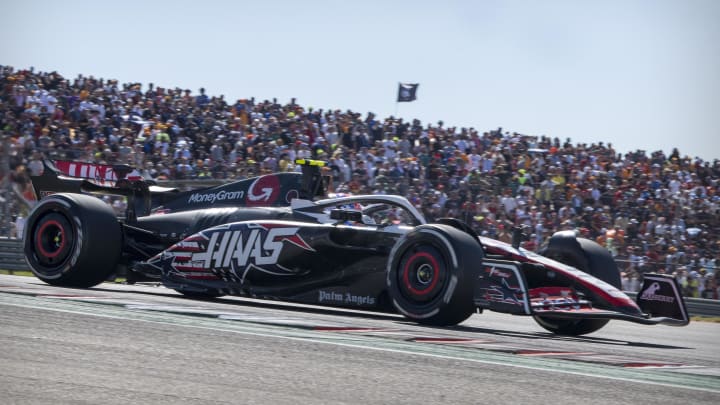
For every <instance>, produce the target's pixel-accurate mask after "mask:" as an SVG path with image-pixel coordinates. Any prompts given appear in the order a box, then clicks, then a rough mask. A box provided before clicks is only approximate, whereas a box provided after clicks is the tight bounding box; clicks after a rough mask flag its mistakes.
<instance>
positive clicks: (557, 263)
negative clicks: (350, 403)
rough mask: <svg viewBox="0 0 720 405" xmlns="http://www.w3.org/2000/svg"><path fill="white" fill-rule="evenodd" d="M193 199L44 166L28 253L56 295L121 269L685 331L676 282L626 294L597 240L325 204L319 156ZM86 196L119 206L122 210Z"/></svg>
mask: <svg viewBox="0 0 720 405" xmlns="http://www.w3.org/2000/svg"><path fill="white" fill-rule="evenodd" d="M296 163H297V164H298V166H299V167H301V169H302V172H298V173H278V174H270V175H264V176H260V177H256V178H251V179H246V180H240V181H236V182H231V183H227V184H223V185H220V186H216V187H208V188H203V189H196V190H190V191H181V190H178V189H172V188H163V187H158V186H156V185H154V184H152V182H149V181H146V180H143V179H142V178H141V177H139V176H136V175H134V172H133V171H132V169H131V168H129V167H128V166H103V165H93V164H84V163H73V162H55V163H52V162H45V170H44V172H43V174H42V175H41V176H36V177H33V178H32V180H33V187H34V189H35V192H36V193H37V195H38V196H39V197H41V199H40V201H39V203H38V204H37V205H36V206H35V207H34V209H33V210H32V212H31V214H30V215H29V217H28V219H27V222H26V227H25V231H24V232H25V233H24V253H25V257H26V260H27V262H28V264H29V266H30V268H31V269H32V272H33V273H34V274H35V275H36V276H37V277H38V278H40V279H41V280H43V281H45V282H47V283H49V284H52V285H57V286H65V287H83V288H88V287H92V286H94V285H97V284H99V283H101V282H102V281H104V280H106V279H108V278H109V277H111V276H113V275H114V274H121V272H124V273H125V274H126V275H127V278H128V280H131V279H135V280H147V279H153V280H159V281H160V282H162V284H164V285H165V286H167V287H169V288H172V289H175V290H177V291H179V292H180V293H182V294H184V295H187V296H190V297H202V298H208V297H219V296H222V295H226V294H230V295H240V296H249V297H257V298H265V299H276V300H285V301H294V302H301V303H310V304H321V305H332V306H343V307H356V308H366V309H371V308H374V309H378V310H385V311H397V312H399V313H401V314H402V315H404V316H405V317H407V318H409V319H411V320H413V321H416V322H418V323H422V324H428V325H437V326H447V325H456V324H458V323H460V322H463V321H464V320H466V319H467V318H468V317H469V316H470V315H472V314H473V313H475V312H482V311H483V310H493V311H498V312H505V313H509V314H514V315H527V316H532V317H533V318H534V319H535V320H536V321H537V323H538V324H539V325H540V326H542V327H543V328H545V329H547V330H549V331H551V332H553V333H556V334H564V335H583V334H587V333H592V332H594V331H597V330H598V329H600V328H602V327H603V326H604V325H606V324H607V323H608V321H609V320H611V319H620V320H626V321H632V322H637V323H641V324H666V325H675V326H682V325H687V324H688V315H687V310H686V308H685V303H684V301H683V298H682V296H681V294H680V289H679V288H678V284H677V282H676V281H675V279H674V278H672V277H669V276H666V275H662V274H646V275H645V277H644V284H643V286H642V289H641V291H640V292H639V293H638V295H637V298H636V300H633V299H631V298H630V297H628V296H627V295H626V294H625V293H623V292H622V291H621V290H620V272H619V270H618V267H617V265H616V264H615V262H614V261H613V259H612V257H611V255H610V254H609V253H608V251H607V250H606V249H605V248H603V247H602V246H600V245H598V244H596V243H595V242H593V241H590V240H588V239H583V238H579V237H577V236H576V233H575V232H573V231H562V232H558V233H556V234H554V235H553V236H552V237H551V238H550V239H549V241H548V242H547V243H546V244H545V245H544V246H543V247H542V248H541V249H540V251H539V253H533V252H530V251H528V250H525V249H523V248H521V247H520V244H521V240H522V232H521V231H519V230H516V231H515V234H514V237H513V242H512V243H511V244H508V243H504V242H500V241H497V240H494V239H491V238H486V237H483V236H479V235H478V234H477V233H476V232H475V231H474V230H473V229H472V228H471V227H469V226H468V225H467V224H465V223H463V222H461V221H458V220H457V219H452V218H446V219H441V220H439V221H437V222H434V223H428V222H427V221H426V220H425V218H424V217H423V215H422V214H421V213H420V212H419V211H418V210H417V209H416V207H415V206H413V205H412V204H411V203H410V202H409V201H408V200H407V199H405V198H404V197H401V196H397V195H353V196H335V197H333V198H327V196H326V195H325V185H326V184H325V182H326V179H325V178H324V177H323V175H322V171H321V166H322V165H323V162H319V161H311V160H299V161H297V162H296ZM91 194H112V195H123V196H125V197H127V202H128V206H127V210H126V212H125V215H124V216H121V218H118V215H117V214H116V212H115V211H114V210H113V209H112V208H111V207H110V206H109V205H108V204H107V203H105V202H103V201H102V200H101V199H99V198H97V197H95V196H94V195H91Z"/></svg>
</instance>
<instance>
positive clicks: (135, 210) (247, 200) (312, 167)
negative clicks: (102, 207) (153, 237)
mask: <svg viewBox="0 0 720 405" xmlns="http://www.w3.org/2000/svg"><path fill="white" fill-rule="evenodd" d="M295 163H296V165H298V166H299V167H300V168H301V173H295V172H284V173H276V174H268V175H264V176H259V177H254V178H250V179H243V180H238V181H233V182H228V183H225V184H222V185H219V186H214V187H203V188H198V189H195V190H190V191H183V192H181V191H180V190H178V189H177V188H167V187H159V186H157V185H156V184H155V181H153V180H145V179H143V178H142V176H141V175H140V173H139V172H138V171H137V170H135V169H134V168H132V167H130V166H126V165H100V164H93V163H83V162H69V161H56V162H51V161H49V160H44V161H43V165H44V170H43V172H42V174H41V175H39V176H30V178H31V180H32V185H33V189H34V191H35V195H36V196H37V197H38V199H42V198H44V197H46V196H48V195H51V194H55V193H78V194H106V195H121V196H125V197H127V198H128V205H127V206H128V211H127V212H126V220H127V221H128V222H133V221H135V219H136V218H137V217H138V216H145V215H149V214H150V213H151V212H155V210H158V212H177V211H186V210H193V209H202V208H215V207H222V206H233V207H235V206H289V205H290V201H291V200H292V199H293V198H302V199H308V200H312V199H313V198H315V197H324V196H325V190H326V187H325V184H326V180H325V178H324V176H323V174H322V171H321V169H322V168H323V167H325V162H322V161H318V160H309V159H298V160H297V161H296V162H295Z"/></svg>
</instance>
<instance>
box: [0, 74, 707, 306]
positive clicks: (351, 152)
mask: <svg viewBox="0 0 720 405" xmlns="http://www.w3.org/2000/svg"><path fill="white" fill-rule="evenodd" d="M0 91H1V93H0V129H1V130H2V132H3V134H4V135H5V136H6V138H7V139H8V140H9V143H8V145H9V146H8V148H9V156H10V169H11V173H10V174H9V176H11V177H10V178H11V179H12V180H13V182H14V183H15V185H16V187H17V188H18V189H19V190H20V192H25V193H26V194H31V191H30V190H31V188H30V187H29V180H28V176H27V174H28V173H31V172H37V171H39V170H42V164H41V159H42V158H43V156H45V157H49V158H52V159H68V160H78V161H87V162H96V163H106V164H118V163H120V164H129V165H131V166H134V167H136V168H138V169H140V170H141V172H142V173H143V175H145V176H146V177H147V178H152V179H155V180H159V181H162V180H178V179H182V180H187V179H227V180H228V181H229V180H233V179H242V178H247V177H251V176H255V175H259V174H263V173H271V172H276V171H288V170H295V168H294V164H293V162H294V160H295V159H296V158H316V159H322V160H325V161H327V162H329V165H328V168H329V169H328V170H329V172H328V173H329V175H330V176H331V177H332V179H333V181H332V187H333V190H332V191H333V192H338V193H391V194H399V195H403V196H406V197H407V198H408V199H409V200H410V201H411V202H412V203H413V204H415V205H416V206H417V207H418V208H419V209H420V210H421V211H422V212H423V213H424V214H425V215H426V217H427V218H428V219H429V220H433V219H435V218H439V217H445V216H447V217H455V218H458V219H461V220H463V221H465V222H467V223H468V224H470V225H471V226H472V227H474V228H475V229H476V230H477V231H478V232H479V233H482V234H484V235H487V236H489V237H493V238H497V239H500V240H504V241H510V238H511V232H512V228H513V227H517V226H526V227H527V229H528V230H529V231H528V234H529V236H530V238H529V240H528V241H526V242H524V247H525V248H527V249H530V250H536V249H538V248H539V246H541V245H542V244H543V242H544V241H545V240H546V239H547V238H548V237H549V236H550V235H552V233H554V232H556V231H558V230H565V229H575V230H579V232H580V233H581V234H582V235H583V236H585V237H588V238H591V239H594V240H596V241H598V242H599V243H601V244H602V245H604V246H606V247H607V248H608V249H609V250H610V252H611V253H612V254H613V256H614V257H615V258H616V260H617V261H618V263H619V264H620V267H621V270H622V271H623V273H622V274H623V284H624V286H623V287H624V288H625V289H626V290H637V289H638V288H639V280H640V279H641V277H642V274H643V273H644V272H647V271H655V272H661V273H668V274H675V275H676V277H677V278H678V280H679V281H680V283H681V284H682V286H683V288H685V289H686V294H687V295H690V296H703V297H708V298H716V299H717V298H718V286H717V281H718V276H717V275H718V274H720V272H716V267H717V266H720V215H718V211H719V208H720V184H719V183H718V181H719V180H720V160H719V159H715V160H714V161H712V162H709V161H704V160H702V159H700V158H691V157H689V156H684V155H682V154H681V153H680V152H679V151H678V150H677V149H674V150H673V151H672V152H671V153H670V154H669V155H668V154H665V153H664V152H662V151H655V152H649V153H648V152H646V151H640V150H639V151H635V152H631V153H618V152H617V151H616V150H614V149H613V146H612V145H611V144H608V143H604V142H601V141H599V142H597V143H593V144H589V145H588V144H583V143H575V144H573V143H572V142H571V140H570V139H566V140H561V139H558V138H553V137H549V136H544V135H543V136H528V135H522V134H518V133H511V132H508V131H504V130H503V129H502V128H497V129H494V130H489V131H480V130H477V129H475V128H458V127H453V126H449V125H446V124H445V123H443V122H442V121H439V122H437V123H426V124H423V123H421V122H420V121H419V120H411V121H406V120H403V119H401V118H397V117H392V116H391V117H387V118H380V117H377V116H375V115H374V114H373V113H367V114H361V113H357V112H353V111H349V110H346V111H342V110H323V109H313V108H309V107H303V106H301V105H299V104H298V103H296V101H295V99H293V100H291V101H290V102H288V103H284V104H283V103H279V102H278V101H277V100H272V101H270V100H265V101H259V100H255V99H253V98H248V99H240V100H236V101H229V100H225V98H224V97H223V96H210V95H208V94H206V92H205V90H204V89H200V90H199V93H193V91H191V90H189V89H181V88H177V87H176V88H162V87H157V86H154V85H153V84H149V85H148V86H146V87H143V86H142V85H141V84H139V83H126V84H120V83H118V82H117V81H116V80H105V79H101V78H95V77H93V76H78V77H76V78H74V79H66V78H65V77H63V76H62V75H60V74H58V73H57V72H49V73H48V72H35V71H33V70H32V69H30V70H15V69H14V68H12V67H9V66H0Z"/></svg>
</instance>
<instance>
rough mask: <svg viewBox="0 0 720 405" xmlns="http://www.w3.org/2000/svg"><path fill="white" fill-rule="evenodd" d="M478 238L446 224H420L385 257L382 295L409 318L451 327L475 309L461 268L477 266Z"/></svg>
mask: <svg viewBox="0 0 720 405" xmlns="http://www.w3.org/2000/svg"><path fill="white" fill-rule="evenodd" d="M482 258H483V251H482V247H481V246H480V243H479V241H476V240H473V238H472V237H471V236H470V235H468V234H466V233H465V232H463V231H461V230H458V229H455V228H453V227H451V226H447V225H439V224H433V225H421V226H418V227H417V228H415V229H413V230H412V231H410V232H409V233H408V234H406V235H405V236H403V237H402V238H401V239H400V240H399V241H398V242H397V244H396V245H395V247H394V248H393V251H392V252H391V254H390V259H389V261H388V270H387V286H388V294H389V296H390V299H391V300H392V303H393V305H394V306H395V308H396V309H397V310H398V311H399V312H400V313H402V314H403V315H405V316H406V317H408V318H410V319H412V320H413V321H415V322H418V323H421V324H425V325H434V326H450V325H457V324H458V323H460V322H463V321H464V320H466V319H467V318H468V317H470V315H472V314H473V313H474V312H475V305H474V303H473V285H472V280H469V276H468V274H469V273H468V271H467V266H468V265H478V266H479V265H480V264H481V263H482Z"/></svg>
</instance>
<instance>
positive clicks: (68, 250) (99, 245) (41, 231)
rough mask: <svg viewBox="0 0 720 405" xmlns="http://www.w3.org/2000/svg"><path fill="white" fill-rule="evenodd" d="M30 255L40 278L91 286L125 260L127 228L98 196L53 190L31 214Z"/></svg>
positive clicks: (27, 243) (27, 239)
mask: <svg viewBox="0 0 720 405" xmlns="http://www.w3.org/2000/svg"><path fill="white" fill-rule="evenodd" d="M23 236H24V253H25V260H26V261H27V263H28V265H29V266H30V270H31V271H32V272H33V274H34V275H35V276H36V277H37V278H39V279H40V280H42V281H44V282H46V283H48V284H52V285H56V286H62V287H81V288H87V287H92V286H94V285H97V284H100V283H101V282H103V281H105V280H106V279H107V278H108V277H109V276H110V275H111V274H112V273H113V272H114V270H115V267H116V266H117V264H118V261H119V259H120V252H121V248H122V232H121V230H120V223H119V222H118V220H117V218H116V216H115V212H114V211H113V210H112V208H110V207H109V206H108V205H107V204H105V203H104V202H103V201H101V200H99V199H98V198H95V197H92V196H87V195H83V194H54V195H52V196H49V197H46V198H45V199H43V200H41V201H40V202H39V203H38V205H37V206H35V208H34V209H33V211H32V212H31V213H30V215H29V216H28V220H27V224H26V227H25V233H24V235H23Z"/></svg>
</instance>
